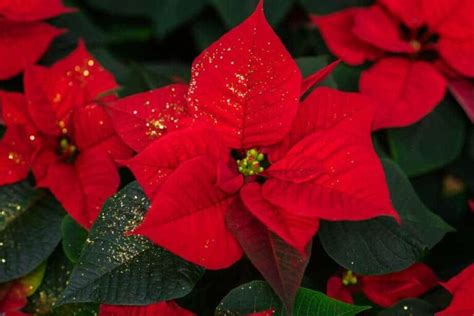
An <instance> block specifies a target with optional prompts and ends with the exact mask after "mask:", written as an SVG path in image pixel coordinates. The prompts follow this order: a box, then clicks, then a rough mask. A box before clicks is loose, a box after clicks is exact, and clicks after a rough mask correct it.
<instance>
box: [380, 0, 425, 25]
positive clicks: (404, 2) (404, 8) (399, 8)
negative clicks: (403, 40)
mask: <svg viewBox="0 0 474 316" xmlns="http://www.w3.org/2000/svg"><path fill="white" fill-rule="evenodd" d="M379 3H381V4H382V5H384V6H385V7H386V8H387V9H388V10H389V11H390V12H391V13H392V14H393V15H395V16H397V17H398V18H400V19H401V20H402V21H403V23H404V24H405V25H406V26H408V27H409V28H413V29H416V28H419V27H421V26H422V25H423V23H424V22H425V21H424V19H423V14H422V12H421V8H420V1H417V0H379Z"/></svg>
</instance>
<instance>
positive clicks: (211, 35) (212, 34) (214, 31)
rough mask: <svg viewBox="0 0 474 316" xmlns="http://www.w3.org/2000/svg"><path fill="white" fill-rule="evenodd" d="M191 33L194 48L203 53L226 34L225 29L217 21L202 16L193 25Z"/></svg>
mask: <svg viewBox="0 0 474 316" xmlns="http://www.w3.org/2000/svg"><path fill="white" fill-rule="evenodd" d="M191 32H192V34H193V38H194V41H195V42H196V46H197V47H198V48H199V50H200V51H203V50H205V49H206V48H207V47H209V46H210V45H211V44H212V43H214V42H215V41H216V40H218V39H219V37H221V36H222V35H223V34H224V33H225V32H226V29H225V28H224V26H223V25H222V23H220V21H219V20H218V19H213V18H212V17H209V16H204V17H202V18H200V19H199V20H197V21H196V22H195V23H193V25H192V28H191Z"/></svg>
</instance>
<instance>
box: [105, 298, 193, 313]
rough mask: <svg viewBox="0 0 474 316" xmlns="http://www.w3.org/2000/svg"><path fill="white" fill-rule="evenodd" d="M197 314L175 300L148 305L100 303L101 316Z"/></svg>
mask: <svg viewBox="0 0 474 316" xmlns="http://www.w3.org/2000/svg"><path fill="white" fill-rule="evenodd" d="M160 315H162V316H195V314H194V313H192V312H190V311H188V310H186V309H184V308H182V307H180V306H179V305H178V304H176V303H175V302H174V301H167V302H160V303H155V304H150V305H146V306H119V305H100V309H99V316H160Z"/></svg>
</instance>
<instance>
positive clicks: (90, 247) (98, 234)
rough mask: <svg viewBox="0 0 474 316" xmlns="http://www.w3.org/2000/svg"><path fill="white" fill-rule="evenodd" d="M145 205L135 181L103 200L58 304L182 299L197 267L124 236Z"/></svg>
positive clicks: (195, 276)
mask: <svg viewBox="0 0 474 316" xmlns="http://www.w3.org/2000/svg"><path fill="white" fill-rule="evenodd" d="M148 206H149V202H148V200H147V198H146V197H145V194H144V193H143V191H142V190H141V188H140V187H139V186H138V185H137V184H136V183H132V184H129V185H128V186H126V187H125V188H124V189H122V190H121V191H120V192H119V193H118V194H116V195H115V196H114V197H112V198H111V199H109V200H108V201H107V202H106V203H105V204H104V206H103V208H102V212H101V214H100V216H99V218H98V220H97V221H96V223H95V224H94V226H93V227H92V229H91V231H90V234H89V237H88V239H87V241H86V245H85V247H84V249H83V250H82V253H81V256H80V258H79V262H78V264H77V265H76V266H75V267H74V270H73V271H72V274H71V278H70V280H69V285H68V287H67V288H66V290H65V291H64V295H63V297H62V299H61V304H65V303H71V302H96V303H104V304H117V305H120V304H124V305H144V304H151V303H154V302H157V301H162V300H171V299H175V298H178V297H182V296H185V295H186V294H188V293H189V292H190V291H191V290H192V289H193V287H194V285H195V284H196V282H197V281H198V280H199V279H200V277H201V276H202V274H203V269H202V268H199V267H197V266H195V265H193V264H191V263H188V262H186V261H184V260H182V259H181V258H178V257H176V256H175V255H173V254H171V253H169V252H167V251H166V250H164V249H163V248H160V247H157V246H154V245H153V244H151V242H149V241H148V240H147V239H145V238H143V237H141V236H124V233H125V232H127V231H130V230H131V229H133V228H134V227H135V226H136V225H138V223H140V221H141V220H142V218H143V216H144V214H145V212H146V210H147V208H148Z"/></svg>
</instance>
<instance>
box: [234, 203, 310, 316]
mask: <svg viewBox="0 0 474 316" xmlns="http://www.w3.org/2000/svg"><path fill="white" fill-rule="evenodd" d="M226 222H227V226H228V227H229V229H230V230H231V231H232V234H233V235H234V236H235V237H236V238H237V240H238V241H239V243H240V245H241V246H242V248H243V249H244V252H245V254H246V255H247V257H248V258H249V259H250V261H251V262H252V263H253V265H254V266H255V267H256V268H257V269H258V270H259V271H260V273H261V274H262V275H263V277H264V278H265V280H267V282H268V283H269V284H270V286H271V287H272V288H273V290H274V291H275V293H276V294H277V295H278V296H279V297H280V299H281V300H282V301H283V303H284V304H285V306H286V309H287V312H288V315H292V313H291V309H292V307H293V303H294V299H295V296H296V292H297V290H298V288H299V287H300V284H301V280H302V278H303V274H304V271H305V268H306V265H307V264H308V261H309V257H310V250H311V245H309V247H308V249H307V251H306V253H301V252H300V251H298V250H296V249H294V248H292V247H291V246H289V245H288V244H286V243H285V242H284V241H283V240H282V239H280V238H279V237H278V236H277V235H276V234H274V233H273V232H271V231H270V230H268V229H267V228H266V227H265V225H263V224H262V223H261V222H260V221H259V220H257V219H256V218H255V217H254V216H253V215H252V214H251V213H250V212H248V211H247V210H246V209H245V206H244V205H243V204H242V203H241V202H240V201H237V203H235V204H234V205H233V206H232V207H231V209H230V210H229V212H228V213H227V216H226Z"/></svg>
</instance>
